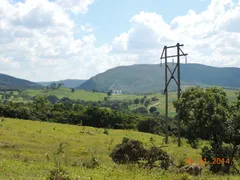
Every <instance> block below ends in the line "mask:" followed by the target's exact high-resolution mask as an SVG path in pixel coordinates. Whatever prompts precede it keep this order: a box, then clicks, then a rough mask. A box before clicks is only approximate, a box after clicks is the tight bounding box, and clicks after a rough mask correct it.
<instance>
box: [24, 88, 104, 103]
mask: <svg viewBox="0 0 240 180" xmlns="http://www.w3.org/2000/svg"><path fill="white" fill-rule="evenodd" d="M23 94H25V95H28V96H37V95H39V96H44V95H46V96H48V95H55V96H57V97H58V98H63V97H68V98H70V99H81V100H86V101H103V100H104V97H106V94H105V93H98V92H95V93H93V92H89V91H83V90H75V92H71V89H68V88H59V89H57V90H49V91H48V92H44V91H43V90H25V91H24V92H23Z"/></svg>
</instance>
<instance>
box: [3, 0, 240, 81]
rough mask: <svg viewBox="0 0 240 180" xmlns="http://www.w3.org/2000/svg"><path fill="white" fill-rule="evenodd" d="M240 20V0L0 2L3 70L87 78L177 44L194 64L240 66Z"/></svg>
mask: <svg viewBox="0 0 240 180" xmlns="http://www.w3.org/2000/svg"><path fill="white" fill-rule="evenodd" d="M239 24H240V0H121V1H120V0H118V1H117V0H21V1H19V0H1V3H0V72H1V73H4V74H9V75H12V76H15V77H19V78H23V79H28V80H31V81H54V80H61V79H88V78H90V77H92V76H94V75H96V74H98V73H101V72H104V71H106V70H108V69H110V68H114V67H117V66H123V65H132V64H143V63H144V64H157V63H159V57H160V55H161V51H162V48H163V47H164V46H165V45H175V44H176V43H177V42H179V43H182V44H184V45H185V46H184V49H183V50H184V52H186V53H188V54H189V56H188V62H189V63H200V64H205V65H210V66H217V67H240V60H239V58H237V57H240V50H239V49H240V26H239ZM13 52H14V53H13ZM170 53H171V52H170ZM183 62H184V60H183Z"/></svg>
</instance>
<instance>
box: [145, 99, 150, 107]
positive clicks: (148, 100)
mask: <svg viewBox="0 0 240 180" xmlns="http://www.w3.org/2000/svg"><path fill="white" fill-rule="evenodd" d="M150 102H151V100H150V99H147V100H146V101H145V102H144V106H145V107H148V105H149V104H150Z"/></svg>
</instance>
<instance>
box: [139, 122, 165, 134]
mask: <svg viewBox="0 0 240 180" xmlns="http://www.w3.org/2000/svg"><path fill="white" fill-rule="evenodd" d="M163 126H164V124H163V118H158V119H157V118H148V119H146V120H143V121H140V122H139V124H138V131H141V132H149V133H153V134H159V133H164V129H163Z"/></svg>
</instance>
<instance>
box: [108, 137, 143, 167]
mask: <svg viewBox="0 0 240 180" xmlns="http://www.w3.org/2000/svg"><path fill="white" fill-rule="evenodd" d="M145 154H146V150H145V149H144V147H143V144H142V142H140V141H138V140H129V139H128V138H123V141H122V143H121V144H119V145H117V146H116V147H115V148H114V149H113V151H112V153H111V154H110V157H111V158H112V160H113V161H114V162H115V163H118V164H128V163H129V164H130V163H137V162H138V161H140V160H141V159H143V158H144V157H145Z"/></svg>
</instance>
